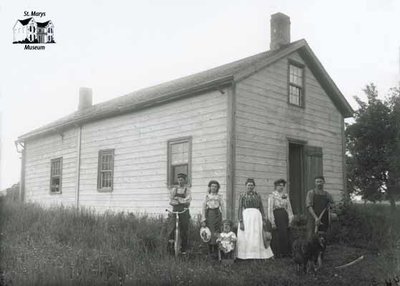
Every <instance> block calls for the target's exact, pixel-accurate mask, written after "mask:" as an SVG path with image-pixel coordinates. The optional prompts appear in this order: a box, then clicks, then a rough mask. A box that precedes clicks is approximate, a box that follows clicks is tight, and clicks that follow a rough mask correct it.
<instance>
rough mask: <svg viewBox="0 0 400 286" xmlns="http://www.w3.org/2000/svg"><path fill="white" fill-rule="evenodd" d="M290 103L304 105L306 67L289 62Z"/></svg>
mask: <svg viewBox="0 0 400 286" xmlns="http://www.w3.org/2000/svg"><path fill="white" fill-rule="evenodd" d="M289 103H290V104H293V105H297V106H304V67H303V66H302V65H300V64H294V63H289Z"/></svg>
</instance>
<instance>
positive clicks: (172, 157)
mask: <svg viewBox="0 0 400 286" xmlns="http://www.w3.org/2000/svg"><path fill="white" fill-rule="evenodd" d="M191 157H192V138H191V137H185V138H179V139H174V140H170V141H168V175H167V176H168V186H173V185H177V184H178V178H177V175H178V174H179V173H184V174H186V175H187V182H190V177H191V159H192V158H191Z"/></svg>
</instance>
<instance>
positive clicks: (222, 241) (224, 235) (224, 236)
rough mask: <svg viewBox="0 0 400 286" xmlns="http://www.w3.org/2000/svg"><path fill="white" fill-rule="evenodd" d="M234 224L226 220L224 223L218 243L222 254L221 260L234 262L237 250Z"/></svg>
mask: <svg viewBox="0 0 400 286" xmlns="http://www.w3.org/2000/svg"><path fill="white" fill-rule="evenodd" d="M231 228H232V222H231V221H230V220H224V221H223V222H222V230H223V231H222V232H221V233H220V234H219V235H218V238H217V243H218V248H219V250H220V251H219V252H220V259H221V260H223V259H230V260H232V261H233V258H234V257H233V253H234V250H235V242H236V235H235V233H234V232H233V231H231Z"/></svg>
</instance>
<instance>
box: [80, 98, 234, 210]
mask: <svg viewBox="0 0 400 286" xmlns="http://www.w3.org/2000/svg"><path fill="white" fill-rule="evenodd" d="M226 100H227V97H226V94H221V93H220V92H218V91H215V92H210V93H207V94H204V95H201V96H195V97H191V98H186V99H182V100H179V101H175V102H172V103H168V104H164V105H160V106H157V107H153V108H149V109H144V110H141V111H138V112H134V113H131V114H126V115H123V116H119V117H114V118H109V119H106V120H102V121H98V122H94V123H90V124H87V125H84V126H83V128H82V149H81V152H82V153H81V178H80V199H79V201H80V205H81V206H86V207H94V208H96V209H97V210H105V209H113V210H116V211H119V210H128V211H136V212H146V213H164V212H165V208H167V207H169V205H168V189H167V141H168V140H171V139H175V138H179V137H185V136H191V137H192V182H191V183H192V193H193V195H192V196H193V202H192V205H191V210H192V213H198V212H200V207H201V203H202V200H203V198H204V196H205V194H206V191H207V188H206V186H207V184H208V181H209V180H211V179H217V180H218V181H219V182H220V183H221V192H222V193H225V186H226V144H227V143H226V141H227V139H226V136H227V131H226V116H227V115H226V114H227V104H226ZM101 149H115V159H114V190H113V191H112V192H111V193H107V192H106V193H100V192H98V191H97V161H98V151H99V150H101Z"/></svg>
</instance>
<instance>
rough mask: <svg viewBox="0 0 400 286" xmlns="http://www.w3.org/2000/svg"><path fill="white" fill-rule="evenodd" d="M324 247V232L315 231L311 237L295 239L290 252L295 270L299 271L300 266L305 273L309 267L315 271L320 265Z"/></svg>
mask: <svg viewBox="0 0 400 286" xmlns="http://www.w3.org/2000/svg"><path fill="white" fill-rule="evenodd" d="M325 249H326V238H325V234H324V233H316V234H314V235H313V236H312V238H311V239H302V238H299V239H296V240H295V241H294V242H293V245H292V251H293V252H292V253H293V260H294V262H295V263H296V264H297V272H298V273H300V268H301V267H303V272H304V273H307V272H308V269H309V268H311V270H312V272H313V273H315V272H316V271H317V270H318V269H319V268H320V267H321V266H322V259H323V256H324V253H325Z"/></svg>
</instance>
